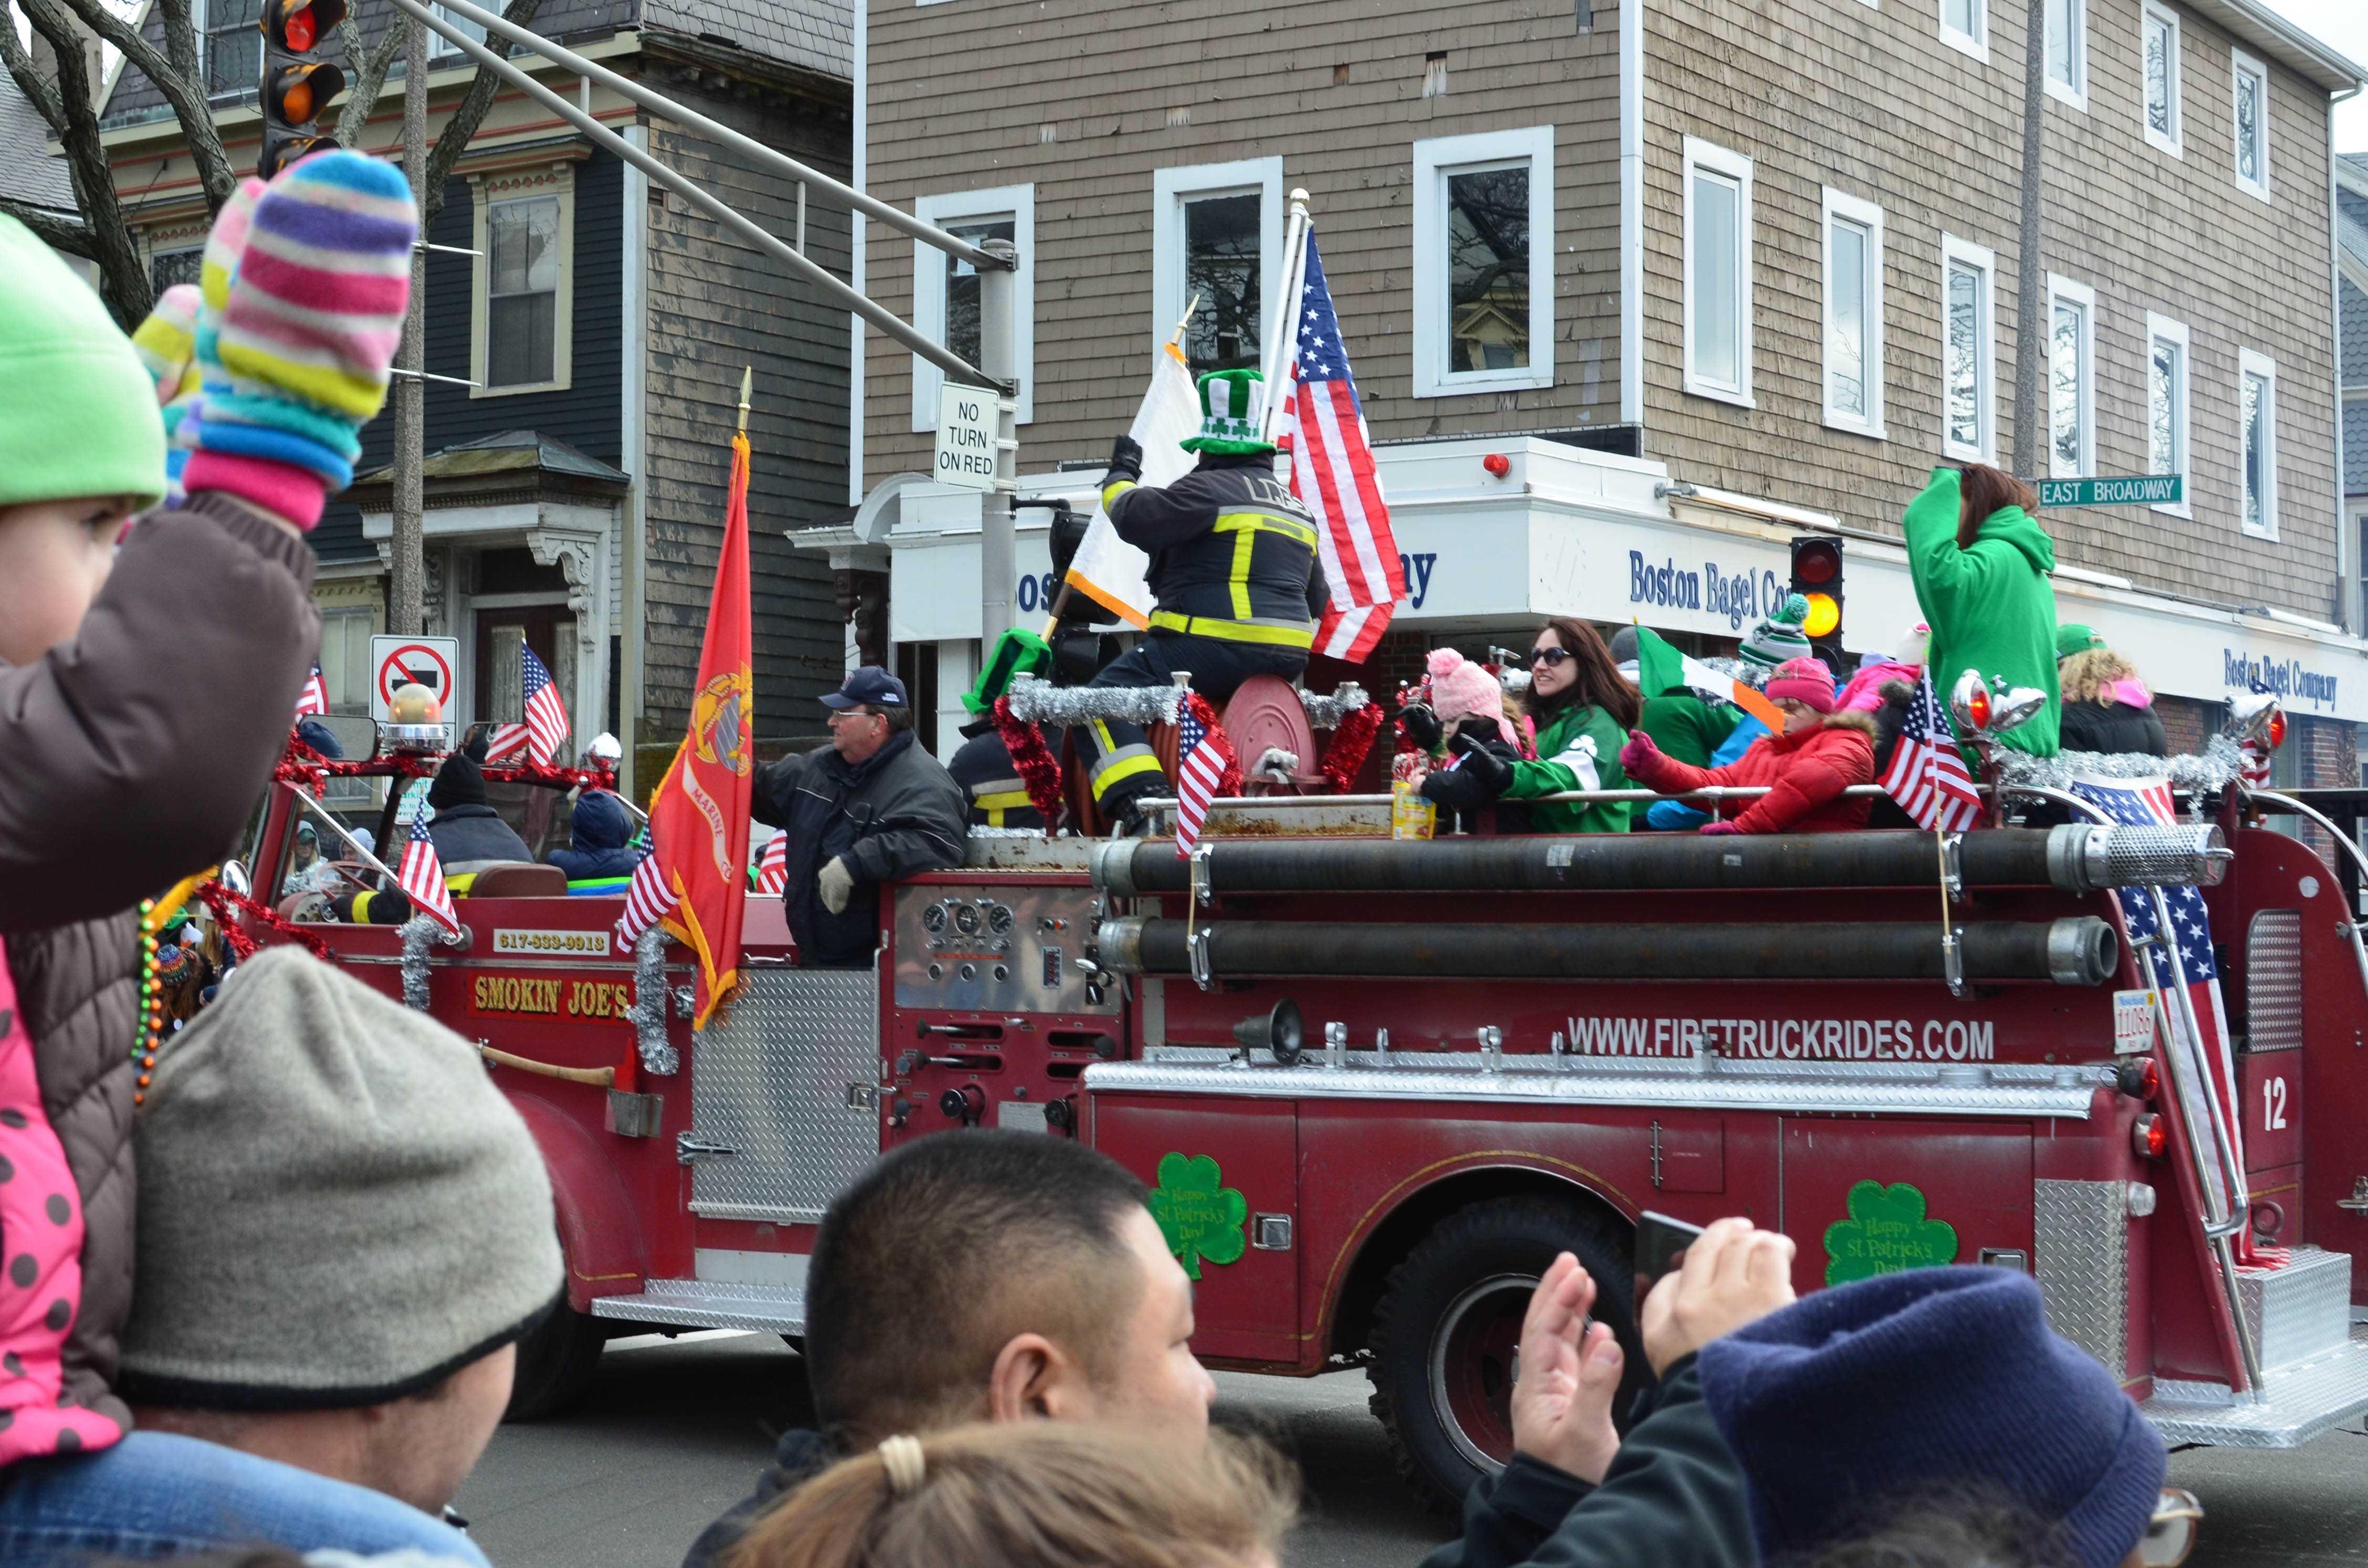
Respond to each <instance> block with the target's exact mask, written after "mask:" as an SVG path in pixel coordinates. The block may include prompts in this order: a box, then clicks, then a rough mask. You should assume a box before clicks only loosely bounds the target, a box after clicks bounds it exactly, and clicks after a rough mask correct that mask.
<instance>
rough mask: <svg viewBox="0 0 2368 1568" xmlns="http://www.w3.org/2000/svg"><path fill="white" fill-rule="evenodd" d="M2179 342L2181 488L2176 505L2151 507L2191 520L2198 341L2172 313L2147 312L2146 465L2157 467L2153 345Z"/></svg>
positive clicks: (2174, 423)
mask: <svg viewBox="0 0 2368 1568" xmlns="http://www.w3.org/2000/svg"><path fill="white" fill-rule="evenodd" d="M2157 338H2159V339H2161V340H2163V341H2164V342H2167V343H2176V344H2177V345H2179V385H2178V387H2177V388H2176V389H2175V390H2174V392H2173V393H2172V396H2173V397H2174V398H2176V399H2177V406H2176V407H2175V408H2174V409H2173V410H2172V418H2171V439H2172V441H2173V442H2174V443H2175V444H2176V445H2177V446H2178V448H2179V476H2180V481H2181V483H2180V488H2179V494H2180V499H2179V502H2178V504H2177V505H2175V506H2174V505H2171V504H2169V503H2167V502H2157V503H2156V504H2155V505H2154V506H2152V507H2151V508H2150V510H2153V511H2157V512H2160V513H2162V514H2163V515H2164V516H2165V517H2183V518H2187V519H2190V520H2192V519H2193V517H2194V516H2195V449H2194V448H2193V447H2192V446H2191V445H2190V444H2189V442H2188V434H2189V430H2190V427H2191V426H2192V424H2193V423H2194V418H2193V413H2192V410H2193V408H2194V406H2195V405H2194V403H2193V401H2192V397H2193V387H2194V384H2195V343H2194V339H2193V338H2192V336H2191V335H2189V333H2188V330H2187V324H2186V323H2185V322H2180V321H2173V320H2171V319H2170V318H2169V316H2163V315H2157V314H2155V312H2152V311H2148V312H2146V467H2147V468H2148V469H2151V468H2153V466H2154V346H2155V340H2156V339H2157Z"/></svg>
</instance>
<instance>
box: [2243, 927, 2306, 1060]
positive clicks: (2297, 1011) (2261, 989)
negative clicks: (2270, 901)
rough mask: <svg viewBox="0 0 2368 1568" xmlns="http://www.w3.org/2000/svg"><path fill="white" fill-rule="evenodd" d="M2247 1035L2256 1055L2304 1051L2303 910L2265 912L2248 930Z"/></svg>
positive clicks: (2246, 967) (2248, 1044) (2247, 1041)
mask: <svg viewBox="0 0 2368 1568" xmlns="http://www.w3.org/2000/svg"><path fill="white" fill-rule="evenodd" d="M2245 1036H2246V1044H2247V1046H2248V1048H2249V1049H2251V1050H2254V1051H2298V1050H2300V1049H2301V1048H2302V911H2301V910H2299V909H2264V910H2262V911H2261V912H2260V913H2259V914H2258V915H2254V916H2253V923H2252V924H2251V925H2250V926H2248V927H2246V931H2245Z"/></svg>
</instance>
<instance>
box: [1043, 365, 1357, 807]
mask: <svg viewBox="0 0 2368 1568" xmlns="http://www.w3.org/2000/svg"><path fill="white" fill-rule="evenodd" d="M1263 403H1264V387H1263V384H1262V383H1261V381H1260V380H1259V377H1258V372H1257V371H1256V370H1212V371H1211V372H1209V373H1208V374H1207V375H1205V376H1202V377H1201V407H1202V409H1203V410H1205V411H1206V413H1205V417H1204V419H1203V421H1202V423H1201V433H1200V434H1199V435H1198V436H1194V437H1189V438H1188V439H1186V440H1185V441H1184V443H1183V446H1184V449H1185V450H1187V451H1190V452H1197V453H1198V454H1199V455H1200V459H1201V460H1200V464H1199V466H1197V467H1196V468H1194V469H1193V471H1192V472H1190V473H1188V474H1186V475H1185V476H1184V477H1183V478H1182V479H1179V480H1178V481H1177V482H1176V483H1173V484H1171V485H1168V486H1167V487H1166V488H1164V489H1156V488H1145V487H1144V485H1143V484H1142V483H1139V482H1140V481H1141V480H1142V478H1143V449H1142V448H1141V447H1139V446H1137V445H1136V444H1135V443H1134V441H1133V439H1132V438H1130V437H1125V436H1121V437H1119V438H1118V443H1117V445H1116V446H1115V447H1114V448H1113V449H1111V452H1110V472H1109V473H1108V474H1107V475H1105V476H1104V478H1103V480H1102V509H1103V510H1104V511H1105V512H1107V513H1109V514H1110V526H1111V527H1112V528H1116V529H1117V530H1118V537H1119V538H1121V539H1122V540H1126V542H1127V543H1129V544H1131V545H1133V546H1134V547H1135V548H1136V549H1138V550H1141V551H1146V552H1148V553H1149V555H1150V556H1151V571H1150V574H1149V582H1150V585H1151V591H1152V594H1153V595H1154V596H1155V597H1156V600H1157V603H1156V606H1155V607H1154V608H1153V610H1152V615H1151V634H1150V635H1149V636H1147V637H1145V638H1144V640H1143V641H1142V642H1139V643H1137V644H1136V645H1135V646H1134V648H1133V651H1132V652H1130V653H1127V654H1126V655H1125V656H1124V657H1122V658H1120V659H1118V660H1116V661H1114V662H1113V663H1111V664H1110V665H1109V666H1108V667H1107V668H1105V669H1104V670H1103V671H1102V672H1101V673H1100V674H1099V675H1098V676H1095V677H1094V678H1093V681H1092V682H1091V684H1092V685H1093V686H1097V687H1159V686H1166V685H1167V684H1168V683H1169V682H1170V681H1171V680H1173V679H1174V678H1175V676H1176V674H1177V672H1178V671H1180V670H1189V671H1190V672H1191V675H1192V689H1193V690H1195V691H1197V692H1199V693H1200V694H1201V696H1203V697H1205V698H1207V699H1209V700H1210V702H1211V703H1212V704H1215V705H1217V706H1220V707H1222V706H1223V705H1224V703H1225V702H1226V700H1227V699H1230V698H1231V697H1232V696H1233V695H1234V693H1235V691H1238V690H1239V689H1241V685H1242V682H1244V681H1246V680H1247V679H1249V678H1250V677H1251V676H1258V675H1270V676H1281V678H1282V679H1284V680H1296V679H1297V678H1298V677H1299V675H1300V673H1301V672H1302V671H1303V670H1304V669H1306V667H1307V652H1308V649H1309V648H1310V647H1312V646H1313V645H1314V644H1315V619H1316V617H1317V615H1318V614H1319V613H1320V612H1321V611H1322V609H1323V608H1324V606H1325V603H1326V599H1327V598H1328V597H1329V596H1328V593H1327V591H1326V587H1325V585H1324V573H1323V569H1322V566H1321V563H1320V562H1318V560H1317V557H1316V540H1315V518H1314V517H1311V516H1310V515H1309V514H1308V510H1307V508H1306V507H1305V506H1302V505H1300V502H1299V499H1298V497H1296V496H1294V495H1293V494H1292V493H1291V491H1290V489H1289V488H1288V487H1287V486H1286V485H1284V484H1283V483H1282V482H1281V481H1280V480H1278V479H1277V478H1275V476H1274V448H1273V446H1272V445H1271V444H1270V443H1269V442H1266V441H1262V440H1260V439H1259V438H1258V422H1259V415H1260V413H1261V411H1262V405H1263ZM1077 751H1078V756H1079V758H1080V759H1081V760H1082V761H1083V762H1084V764H1085V766H1086V767H1087V776H1088V777H1089V778H1091V780H1092V783H1093V791H1094V803H1095V805H1096V806H1098V807H1099V808H1100V810H1101V813H1102V815H1103V816H1104V817H1106V818H1108V819H1110V821H1112V822H1114V823H1119V824H1128V822H1129V819H1130V818H1131V817H1133V815H1135V814H1136V813H1135V810H1134V807H1135V803H1136V802H1137V801H1143V800H1145V799H1147V798H1149V797H1152V796H1155V795H1165V794H1167V793H1168V792H1169V785H1168V782H1167V777H1166V775H1164V774H1163V773H1161V771H1160V768H1159V761H1158V759H1157V758H1156V757H1155V756H1152V754H1151V747H1150V745H1149V744H1147V743H1146V742H1145V741H1144V735H1143V732H1142V731H1141V730H1140V729H1138V728H1136V727H1135V726H1134V725H1133V724H1128V723H1122V722H1102V721H1099V720H1097V721H1095V722H1091V723H1087V724H1085V725H1082V726H1080V727H1079V729H1078V731H1077Z"/></svg>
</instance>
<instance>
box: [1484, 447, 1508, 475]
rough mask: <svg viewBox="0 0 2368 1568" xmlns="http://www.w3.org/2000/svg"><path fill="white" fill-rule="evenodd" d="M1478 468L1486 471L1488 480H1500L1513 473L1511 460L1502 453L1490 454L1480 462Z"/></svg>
mask: <svg viewBox="0 0 2368 1568" xmlns="http://www.w3.org/2000/svg"><path fill="white" fill-rule="evenodd" d="M1480 466H1481V467H1482V468H1485V469H1486V470H1487V471H1488V477H1489V478H1491V479H1502V478H1504V477H1505V476H1506V475H1507V474H1508V473H1510V472H1513V460H1512V459H1510V458H1508V457H1507V456H1506V455H1505V454H1504V453H1502V452H1490V453H1489V454H1488V455H1487V456H1486V457H1485V458H1482V459H1481V460H1480Z"/></svg>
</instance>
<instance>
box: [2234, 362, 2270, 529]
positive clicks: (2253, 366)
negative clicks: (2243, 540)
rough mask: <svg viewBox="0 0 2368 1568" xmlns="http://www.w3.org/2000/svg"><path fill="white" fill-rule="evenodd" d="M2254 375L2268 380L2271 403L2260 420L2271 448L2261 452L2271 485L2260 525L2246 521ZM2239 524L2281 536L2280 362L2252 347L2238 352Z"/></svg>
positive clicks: (2263, 470) (2265, 495) (2264, 496)
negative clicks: (2248, 407) (2248, 388)
mask: <svg viewBox="0 0 2368 1568" xmlns="http://www.w3.org/2000/svg"><path fill="white" fill-rule="evenodd" d="M2254 376H2259V377H2260V378H2261V380H2262V381H2265V382H2267V383H2268V385H2267V387H2266V388H2265V389H2264V392H2265V396H2266V397H2267V400H2268V403H2269V408H2268V411H2267V414H2266V415H2265V416H2264V417H2263V419H2262V420H2261V438H2262V439H2263V440H2265V441H2267V442H2268V443H2269V449H2268V450H2267V451H2265V452H2263V453H2262V454H2261V474H2262V477H2263V479H2264V480H2265V481H2266V482H2267V484H2268V488H2267V489H2266V490H2265V491H2264V492H2263V494H2262V496H2261V526H2260V528H2254V527H2252V526H2251V525H2249V524H2248V523H2247V522H2246V521H2245V438H2246V430H2245V382H2246V381H2247V380H2248V379H2249V378H2251V377H2254ZM2237 528H2239V529H2241V530H2243V532H2244V533H2246V534H2247V535H2248V536H2249V537H2251V538H2253V539H2260V540H2275V539H2276V538H2277V537H2278V362H2277V361H2276V360H2275V359H2272V358H2270V357H2269V356H2268V355H2266V354H2260V353H2257V352H2255V351H2254V350H2252V349H2250V348H2245V349H2239V350H2238V351H2237Z"/></svg>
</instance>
